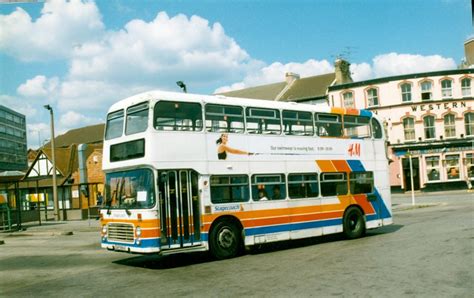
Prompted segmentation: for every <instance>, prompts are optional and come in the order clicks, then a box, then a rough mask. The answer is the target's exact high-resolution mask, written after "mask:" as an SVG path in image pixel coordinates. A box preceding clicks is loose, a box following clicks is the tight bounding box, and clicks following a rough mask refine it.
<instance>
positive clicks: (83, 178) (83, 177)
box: [77, 144, 89, 206]
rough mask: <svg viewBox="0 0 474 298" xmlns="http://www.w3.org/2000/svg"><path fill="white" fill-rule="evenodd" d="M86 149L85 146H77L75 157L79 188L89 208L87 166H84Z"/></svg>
mask: <svg viewBox="0 0 474 298" xmlns="http://www.w3.org/2000/svg"><path fill="white" fill-rule="evenodd" d="M86 149H87V144H79V146H77V155H78V162H79V188H80V191H81V193H83V194H84V196H85V197H87V206H89V192H88V188H87V165H86V160H87V158H86Z"/></svg>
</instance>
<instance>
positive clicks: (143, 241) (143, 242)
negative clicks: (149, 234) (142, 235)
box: [102, 238, 160, 248]
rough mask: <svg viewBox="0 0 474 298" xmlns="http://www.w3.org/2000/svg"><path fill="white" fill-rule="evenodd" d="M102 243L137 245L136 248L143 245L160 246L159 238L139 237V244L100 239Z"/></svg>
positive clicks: (143, 246)
mask: <svg viewBox="0 0 474 298" xmlns="http://www.w3.org/2000/svg"><path fill="white" fill-rule="evenodd" d="M102 243H104V244H111V245H120V246H126V247H138V248H145V247H160V239H158V238H154V239H141V244H140V245H136V244H135V243H122V242H114V241H108V240H106V241H102Z"/></svg>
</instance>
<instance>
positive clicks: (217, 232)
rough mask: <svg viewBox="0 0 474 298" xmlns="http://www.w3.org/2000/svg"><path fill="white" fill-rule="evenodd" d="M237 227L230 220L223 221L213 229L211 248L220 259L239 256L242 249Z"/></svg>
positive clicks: (210, 238)
mask: <svg viewBox="0 0 474 298" xmlns="http://www.w3.org/2000/svg"><path fill="white" fill-rule="evenodd" d="M239 235H240V234H239V230H238V229H237V227H236V226H235V225H234V224H233V223H231V222H228V221H221V222H218V223H217V224H216V226H215V227H213V229H212V230H211V234H210V237H209V248H210V250H211V254H212V255H213V256H214V257H215V258H216V259H218V260H222V259H229V258H233V257H235V256H237V255H238V254H239V249H240V242H241V239H240V236H239Z"/></svg>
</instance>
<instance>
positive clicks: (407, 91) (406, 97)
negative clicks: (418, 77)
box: [401, 83, 411, 102]
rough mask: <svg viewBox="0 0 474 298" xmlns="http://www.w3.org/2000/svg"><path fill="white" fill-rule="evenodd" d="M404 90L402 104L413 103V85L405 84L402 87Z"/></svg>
mask: <svg viewBox="0 0 474 298" xmlns="http://www.w3.org/2000/svg"><path fill="white" fill-rule="evenodd" d="M401 89H402V102H409V101H411V84H408V83H405V84H402V86H401Z"/></svg>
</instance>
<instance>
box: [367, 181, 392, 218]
mask: <svg viewBox="0 0 474 298" xmlns="http://www.w3.org/2000/svg"><path fill="white" fill-rule="evenodd" d="M374 194H375V196H376V197H377V201H376V202H379V208H377V209H376V208H375V207H376V206H375V205H374V203H375V202H371V203H372V206H373V207H374V209H375V210H376V212H377V211H379V212H380V214H378V215H379V217H380V218H390V217H392V214H390V211H388V208H387V206H385V202H384V200H383V199H382V196H381V195H380V193H379V191H378V190H377V189H376V188H375V189H374Z"/></svg>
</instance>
